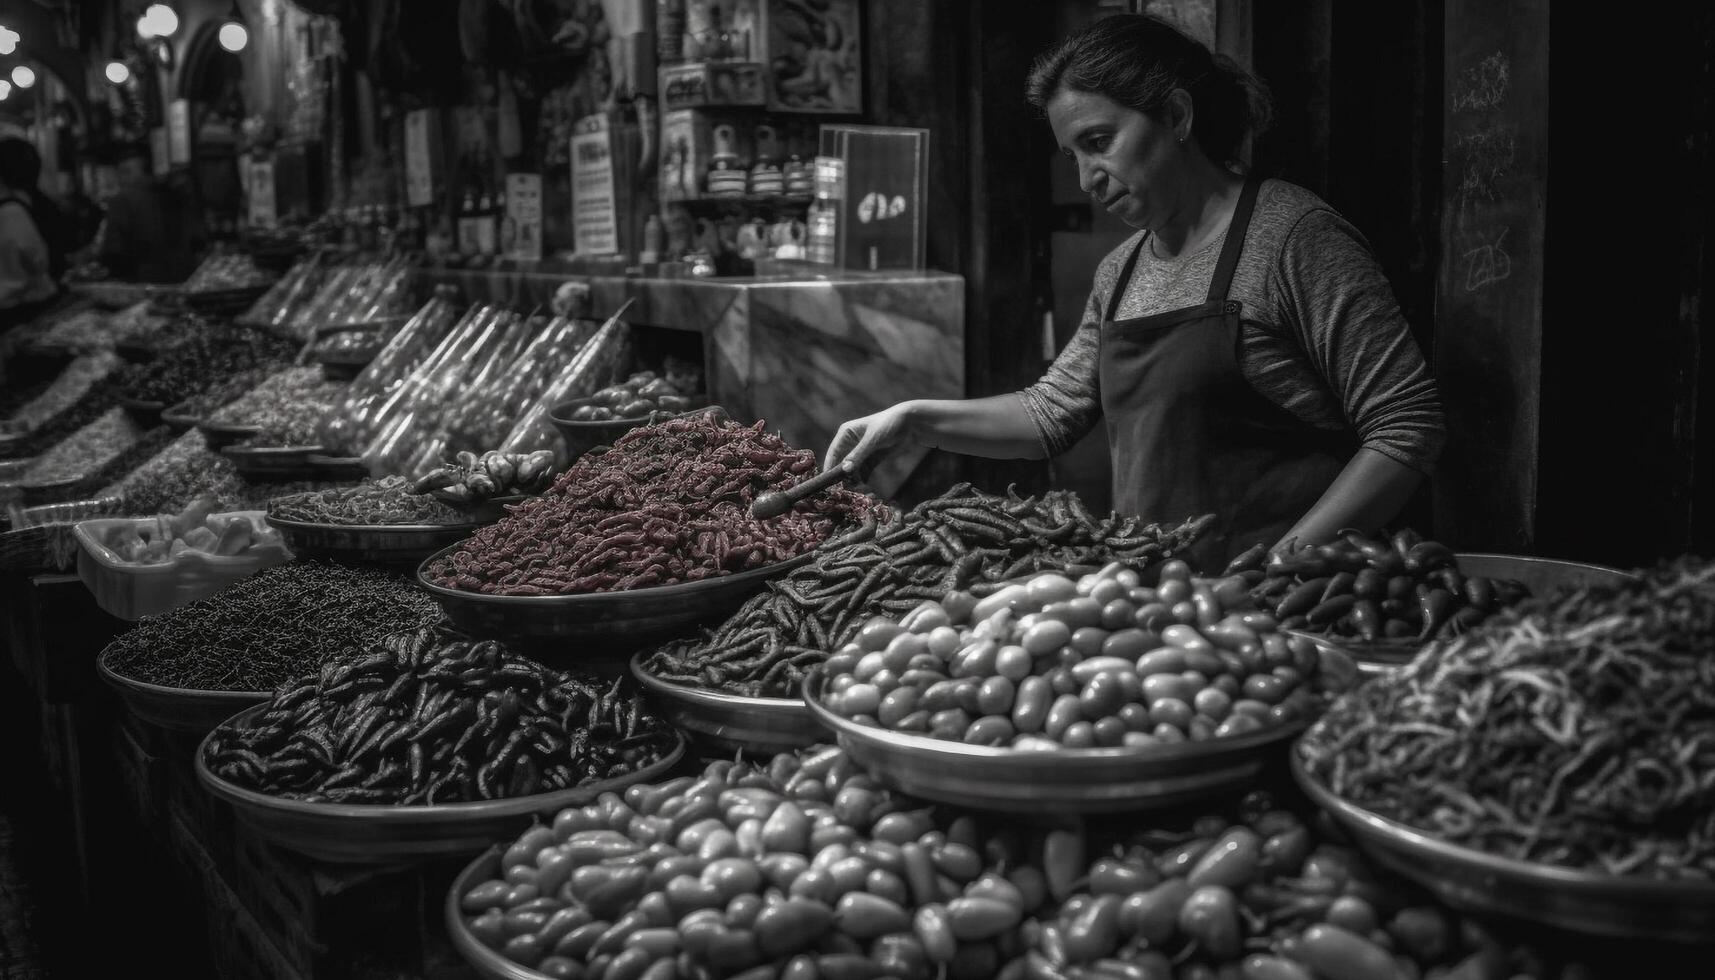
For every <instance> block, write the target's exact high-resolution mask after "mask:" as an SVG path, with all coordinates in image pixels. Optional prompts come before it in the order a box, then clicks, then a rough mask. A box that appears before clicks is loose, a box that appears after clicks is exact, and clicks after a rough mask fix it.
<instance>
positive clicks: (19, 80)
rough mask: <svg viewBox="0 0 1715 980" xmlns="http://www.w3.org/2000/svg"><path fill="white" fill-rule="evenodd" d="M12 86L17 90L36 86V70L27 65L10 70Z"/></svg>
mask: <svg viewBox="0 0 1715 980" xmlns="http://www.w3.org/2000/svg"><path fill="white" fill-rule="evenodd" d="M12 84H13V85H16V86H18V87H19V88H29V87H30V86H32V85H34V84H36V70H35V69H34V68H31V67H30V66H29V65H19V66H18V67H16V68H14V69H12Z"/></svg>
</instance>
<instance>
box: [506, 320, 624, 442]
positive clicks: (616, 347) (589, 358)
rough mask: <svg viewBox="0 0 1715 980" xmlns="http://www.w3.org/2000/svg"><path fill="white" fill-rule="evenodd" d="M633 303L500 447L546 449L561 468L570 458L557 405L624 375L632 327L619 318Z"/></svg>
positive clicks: (593, 340)
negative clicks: (559, 425) (556, 414)
mask: <svg viewBox="0 0 1715 980" xmlns="http://www.w3.org/2000/svg"><path fill="white" fill-rule="evenodd" d="M629 306H630V303H629V302H627V304H626V306H624V307H620V309H619V311H618V312H617V313H615V314H614V315H613V316H611V317H608V319H607V322H606V323H603V324H602V325H601V329H599V330H597V331H596V332H595V336H593V337H591V338H590V339H589V342H588V343H586V344H584V346H583V347H582V348H581V349H580V350H579V351H578V356H577V357H575V358H573V359H572V362H571V364H569V365H567V366H566V369H565V370H564V371H562V372H560V376H559V377H558V378H555V379H554V382H553V383H552V384H550V385H548V387H547V388H546V389H545V390H544V391H543V392H542V395H541V397H540V398H537V399H536V402H535V404H533V405H531V406H530V407H529V408H527V409H525V410H524V414H523V415H521V416H520V417H519V419H518V424H516V425H514V426H513V427H512V431H511V432H509V433H507V435H506V439H505V441H503V442H502V443H501V444H500V448H501V449H504V450H506V451H507V452H513V453H533V452H538V451H540V450H543V449H549V450H552V451H553V453H554V466H555V468H556V469H557V468H560V467H563V466H565V465H566V464H567V463H568V462H570V460H569V459H568V458H567V453H566V443H565V440H564V439H563V438H561V436H560V432H559V430H558V429H556V428H555V427H554V419H553V415H552V414H551V413H552V412H553V410H554V408H555V406H557V405H560V404H563V403H565V402H567V401H570V400H571V399H573V398H581V397H583V396H584V395H588V394H593V393H594V392H596V391H597V390H599V389H601V388H602V387H604V386H606V385H608V384H609V383H611V382H613V381H616V380H618V379H619V378H621V377H624V376H625V372H627V371H628V370H630V367H631V358H632V340H631V327H630V326H629V325H627V324H626V322H625V321H624V320H621V319H620V317H621V316H623V315H624V313H625V310H626V308H627V307H629Z"/></svg>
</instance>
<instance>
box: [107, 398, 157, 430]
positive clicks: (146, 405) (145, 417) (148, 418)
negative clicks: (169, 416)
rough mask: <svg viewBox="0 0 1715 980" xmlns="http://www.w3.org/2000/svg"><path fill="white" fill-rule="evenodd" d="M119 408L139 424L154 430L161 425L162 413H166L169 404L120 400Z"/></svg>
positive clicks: (129, 399)
mask: <svg viewBox="0 0 1715 980" xmlns="http://www.w3.org/2000/svg"><path fill="white" fill-rule="evenodd" d="M119 407H120V408H123V409H125V414H127V415H129V416H131V417H132V418H134V419H136V420H137V422H138V423H139V424H141V425H143V426H146V427H150V428H152V427H154V426H157V425H160V424H161V413H162V412H164V411H166V408H167V403H166V402H152V401H138V400H137V399H135V398H120V399H119Z"/></svg>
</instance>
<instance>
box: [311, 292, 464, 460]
mask: <svg viewBox="0 0 1715 980" xmlns="http://www.w3.org/2000/svg"><path fill="white" fill-rule="evenodd" d="M478 315H480V314H479V312H478V311H477V310H472V311H471V312H470V313H467V314H465V315H464V316H463V317H461V316H459V314H458V311H457V310H456V309H454V307H453V305H452V303H451V302H450V300H449V299H448V298H447V297H446V296H444V295H441V291H439V290H437V294H436V295H435V296H434V297H433V298H431V299H430V300H429V301H428V302H427V303H425V304H423V306H422V308H421V309H419V310H418V311H417V312H416V313H415V314H413V315H412V317H411V318H410V319H409V320H406V321H405V324H404V325H403V326H401V327H400V328H399V330H398V332H396V333H394V334H393V337H392V339H391V340H389V341H387V343H386V345H385V346H383V347H382V348H381V350H380V351H378V352H377V353H376V355H375V357H374V359H373V360H371V361H370V362H369V363H368V364H367V365H365V366H364V368H363V370H362V371H360V372H358V375H357V377H355V378H353V379H352V381H351V383H350V384H348V385H347V386H346V389H345V393H344V395H343V397H342V398H341V399H340V402H339V404H337V405H335V406H334V410H333V411H330V412H329V413H328V414H327V415H326V416H324V417H323V420H322V424H321V429H320V431H319V433H318V439H319V440H320V442H321V444H322V445H323V446H326V447H328V448H329V449H330V450H332V451H334V452H336V453H338V454H340V455H345V456H355V455H358V454H359V453H361V452H362V451H363V448H364V447H365V446H367V445H368V444H369V442H370V440H371V439H373V438H374V437H375V436H376V434H377V433H378V432H379V431H380V426H381V425H382V424H383V422H384V421H385V420H386V418H387V415H386V414H385V412H384V409H387V408H388V407H389V406H394V405H397V404H398V402H399V401H400V400H401V399H403V398H404V396H405V394H406V392H405V391H403V390H402V389H403V388H404V386H405V384H406V382H407V380H408V379H409V378H410V377H413V376H415V374H416V372H417V371H418V369H419V368H421V367H422V365H423V363H424V362H425V361H427V360H429V359H431V358H433V357H435V356H437V355H438V354H439V353H440V352H441V350H442V349H443V345H444V344H445V343H446V341H447V340H448V338H449V336H451V335H454V334H458V333H460V332H461V331H460V328H461V327H462V326H464V325H465V324H467V322H469V321H470V320H471V319H472V318H473V317H475V316H478Z"/></svg>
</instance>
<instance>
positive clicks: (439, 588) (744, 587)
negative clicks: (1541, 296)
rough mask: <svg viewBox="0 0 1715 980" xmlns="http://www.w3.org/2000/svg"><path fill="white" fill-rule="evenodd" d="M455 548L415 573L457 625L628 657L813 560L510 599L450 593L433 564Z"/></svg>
mask: <svg viewBox="0 0 1715 980" xmlns="http://www.w3.org/2000/svg"><path fill="white" fill-rule="evenodd" d="M457 548H458V545H456V544H455V545H450V546H448V547H446V548H443V549H442V550H441V551H439V552H436V553H435V554H434V555H431V556H430V557H429V558H427V559H425V560H424V561H423V563H422V565H420V566H418V568H417V584H418V585H420V586H422V587H423V588H424V589H425V590H427V591H428V593H429V594H430V595H432V596H434V597H435V599H436V601H438V602H439V603H440V604H441V608H442V609H444V610H445V611H446V614H447V618H448V619H450V620H452V621H453V625H455V626H457V627H458V628H460V629H462V630H464V631H465V632H467V633H470V634H472V635H475V636H494V637H504V638H508V639H511V638H518V639H557V640H559V639H563V640H581V641H585V642H589V643H593V644H599V645H601V646H602V647H604V648H606V649H608V650H617V649H620V648H624V650H625V652H626V653H630V652H632V651H634V650H638V649H641V648H644V647H649V646H654V645H655V644H657V643H661V642H664V641H666V640H671V639H673V638H675V637H678V636H681V635H683V634H684V633H686V632H688V631H689V630H691V629H692V628H693V627H696V626H698V625H701V624H704V623H707V622H710V621H711V620H717V619H722V618H724V617H726V616H728V615H730V614H731V613H732V611H733V610H735V609H737V608H738V607H739V606H742V605H744V602H745V600H747V599H749V598H750V597H751V596H753V595H755V594H756V593H758V592H760V591H762V589H763V587H764V586H765V585H766V584H767V582H768V580H769V579H772V578H775V577H777V576H780V575H784V574H786V573H787V572H790V571H792V570H793V569H795V568H801V567H803V566H804V565H806V564H808V563H809V562H810V561H811V559H812V558H813V557H814V554H815V553H814V552H813V551H807V552H805V553H804V554H802V555H799V556H798V557H796V558H793V559H791V560H790V561H782V562H775V563H774V564H772V565H766V566H763V567H762V568H753V569H751V570H749V571H745V572H734V573H733V574H731V575H722V576H719V577H717V578H706V579H703V580H702V581H699V582H684V583H679V584H676V585H658V586H652V587H650V588H646V589H634V590H632V591H629V592H589V593H584V594H581V595H550V596H507V595H486V594H484V593H481V592H469V591H466V590H464V589H449V588H447V587H446V586H443V585H437V584H435V583H434V582H433V581H431V580H430V578H429V566H430V565H432V564H434V563H435V562H437V561H440V560H441V559H443V558H447V557H450V556H451V555H452V553H453V552H454V551H455V550H456V549H457Z"/></svg>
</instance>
